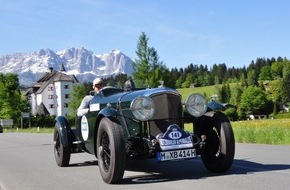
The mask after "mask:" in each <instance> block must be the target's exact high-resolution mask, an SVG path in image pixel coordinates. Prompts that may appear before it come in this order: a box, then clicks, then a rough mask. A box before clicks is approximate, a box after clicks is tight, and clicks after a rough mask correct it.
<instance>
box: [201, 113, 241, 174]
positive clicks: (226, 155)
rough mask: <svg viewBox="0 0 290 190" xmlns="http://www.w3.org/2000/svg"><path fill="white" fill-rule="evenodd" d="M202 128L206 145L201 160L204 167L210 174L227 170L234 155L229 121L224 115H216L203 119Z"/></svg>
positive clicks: (233, 139) (233, 140) (232, 134)
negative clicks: (203, 128)
mask: <svg viewBox="0 0 290 190" xmlns="http://www.w3.org/2000/svg"><path fill="white" fill-rule="evenodd" d="M203 127H205V128H206V130H205V131H204V133H205V135H206V145H205V149H204V151H203V152H202V154H201V159H202V161H203V163H204V165H205V167H206V168H207V169H208V170H209V171H211V172H224V171H226V170H228V169H229V168H230V167H231V165H232V163H233V160H234V155H235V138H234V133H233V129H232V126H231V124H230V122H229V120H228V119H227V117H226V116H225V115H224V114H222V113H216V114H215V115H214V116H213V117H205V118H204V122H203Z"/></svg>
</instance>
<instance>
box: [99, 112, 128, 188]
mask: <svg viewBox="0 0 290 190" xmlns="http://www.w3.org/2000/svg"><path fill="white" fill-rule="evenodd" d="M96 149H97V158H98V165H99V169H100V173H101V176H102V178H103V180H104V182H106V183H108V184H113V183H118V182H119V181H120V180H121V179H122V178H123V175H124V171H125V158H126V157H125V141H124V136H123V129H122V127H121V126H120V125H119V124H118V123H117V122H114V121H111V120H110V119H109V118H103V119H102V120H101V122H100V125H99V128H98V133H97V141H96Z"/></svg>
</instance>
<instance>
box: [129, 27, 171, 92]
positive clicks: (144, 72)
mask: <svg viewBox="0 0 290 190" xmlns="http://www.w3.org/2000/svg"><path fill="white" fill-rule="evenodd" d="M148 40H149V39H148V38H147V36H146V34H145V33H144V32H142V34H141V35H140V37H139V41H138V44H137V51H136V54H137V56H138V58H139V59H137V60H135V62H133V65H132V66H133V73H132V75H133V78H134V82H135V85H136V86H137V87H157V86H159V85H160V81H164V83H165V85H168V84H170V85H169V86H171V87H172V86H174V85H175V84H174V82H173V81H172V80H171V77H170V72H169V70H168V68H167V67H166V66H165V65H164V64H163V62H162V61H159V56H158V54H157V50H156V49H155V48H154V47H149V46H148Z"/></svg>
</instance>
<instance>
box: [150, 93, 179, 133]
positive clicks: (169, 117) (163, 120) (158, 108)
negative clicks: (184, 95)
mask: <svg viewBox="0 0 290 190" xmlns="http://www.w3.org/2000/svg"><path fill="white" fill-rule="evenodd" d="M151 98H152V100H153V101H154V104H155V114H154V117H153V118H152V119H151V120H150V121H149V127H150V133H151V135H153V136H154V137H156V135H157V134H159V133H164V132H165V131H166V129H167V127H168V126H169V125H170V124H177V125H179V126H180V127H181V125H182V119H181V118H182V104H181V96H179V95H177V94H172V93H165V94H158V95H154V96H151Z"/></svg>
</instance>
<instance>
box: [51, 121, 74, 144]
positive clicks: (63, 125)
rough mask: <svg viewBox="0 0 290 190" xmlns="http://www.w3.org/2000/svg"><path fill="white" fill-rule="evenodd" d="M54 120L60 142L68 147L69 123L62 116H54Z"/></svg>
mask: <svg viewBox="0 0 290 190" xmlns="http://www.w3.org/2000/svg"><path fill="white" fill-rule="evenodd" d="M55 122H56V125H55V127H56V129H57V130H58V131H59V134H60V141H61V144H62V145H63V146H64V147H68V146H69V143H70V142H69V135H70V132H71V128H70V125H69V122H68V120H67V118H66V117H64V116H57V117H56V118H55Z"/></svg>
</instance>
